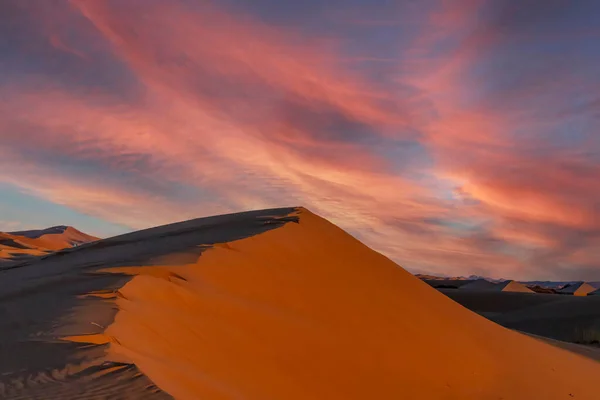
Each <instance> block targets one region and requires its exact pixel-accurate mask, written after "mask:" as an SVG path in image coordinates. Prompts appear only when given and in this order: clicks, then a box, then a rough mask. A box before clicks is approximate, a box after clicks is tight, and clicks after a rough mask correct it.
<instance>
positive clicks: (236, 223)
mask: <svg viewBox="0 0 600 400" xmlns="http://www.w3.org/2000/svg"><path fill="white" fill-rule="evenodd" d="M293 212H294V209H293V208H285V209H273V210H264V211H261V212H249V213H239V214H235V215H225V216H217V217H210V218H204V219H197V220H191V221H186V222H183V223H180V224H171V225H168V226H163V227H158V228H154V229H153V230H151V231H140V232H135V233H133V234H128V235H122V236H119V237H115V238H111V239H107V240H104V241H98V242H94V243H90V244H85V245H82V246H79V247H76V248H69V249H65V250H63V251H59V252H55V253H51V254H49V255H46V256H43V257H35V258H28V259H25V260H23V261H12V262H5V263H2V264H0V354H1V357H0V397H2V398H35V396H33V395H34V394H35V393H56V396H57V397H55V398H93V397H80V396H79V394H78V393H83V392H88V393H92V392H94V390H92V387H91V386H90V385H92V386H93V385H96V384H97V381H95V380H94V379H91V378H90V377H91V376H96V375H98V374H100V375H104V373H107V371H113V370H115V368H116V367H115V365H119V364H115V362H117V363H119V362H120V360H112V359H111V360H107V359H106V358H105V355H106V352H107V350H108V348H109V344H94V345H90V344H83V343H73V342H70V341H66V340H65V339H64V338H65V337H68V336H78V335H83V336H85V335H94V334H99V333H102V332H103V331H104V330H105V329H106V328H107V327H108V326H110V324H111V323H112V322H113V320H114V317H115V315H116V313H117V311H118V308H117V306H116V304H115V302H114V299H112V298H111V297H110V296H102V295H99V294H102V293H115V292H116V291H117V290H118V289H119V288H121V287H123V286H124V285H125V284H126V283H127V282H128V281H129V280H130V279H131V275H129V274H122V273H106V272H105V270H106V269H110V268H111V267H115V266H118V267H123V266H127V265H139V264H144V265H150V266H151V265H154V264H156V263H159V264H162V263H164V262H165V260H167V259H168V260H171V262H177V263H181V262H189V261H191V260H194V261H195V260H197V259H198V257H199V255H200V254H201V253H202V252H203V251H204V250H206V249H207V248H210V247H211V246H212V245H213V244H215V243H219V242H227V241H230V240H235V239H240V238H244V237H248V236H252V235H255V234H259V233H261V232H265V231H267V230H270V229H275V228H278V227H281V226H282V225H284V224H285V223H287V222H290V221H297V218H295V217H293V216H289V214H291V213H293ZM132 368H133V370H132V369H131V368H117V369H116V370H115V371H118V374H125V375H119V376H120V377H121V378H122V379H121V378H120V379H121V381H120V382H121V384H120V386H122V387H121V388H120V389H118V388H113V389H114V390H128V389H127V388H126V387H135V390H134V391H133V392H132V393H129V394H128V396H127V398H130V397H131V398H155V397H156V396H162V397H156V398H164V397H165V396H167V397H168V395H166V394H165V393H163V392H160V391H158V390H157V389H156V388H155V387H154V386H153V384H152V382H151V381H150V380H149V379H148V378H147V377H145V376H144V375H140V374H139V372H136V367H132ZM101 371H104V372H101ZM115 373H117V372H115ZM127 374H129V375H131V376H129V378H131V377H135V379H136V380H137V383H136V385H133V386H131V385H130V384H129V383H127V382H128V379H129V378H128V377H127V376H126V375H127ZM111 376H113V377H114V376H115V375H114V374H113V375H111ZM65 384H68V385H67V387H64V385H65ZM98 390H100V388H98ZM111 390H112V389H111ZM23 396H24V397H23ZM43 398H52V397H51V396H48V397H43ZM98 398H104V397H102V396H100V395H99V394H98Z"/></svg>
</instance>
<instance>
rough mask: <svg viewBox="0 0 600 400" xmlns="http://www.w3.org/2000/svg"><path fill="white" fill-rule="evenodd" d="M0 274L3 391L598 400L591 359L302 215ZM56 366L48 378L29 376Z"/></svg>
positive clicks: (234, 220) (173, 231) (233, 223)
mask: <svg viewBox="0 0 600 400" xmlns="http://www.w3.org/2000/svg"><path fill="white" fill-rule="evenodd" d="M1 271H2V279H1V280H0V282H2V283H0V304H1V306H2V308H1V310H2V312H3V313H4V315H3V317H4V318H1V319H0V324H4V326H0V332H2V335H3V337H2V343H3V345H4V346H5V347H6V353H3V354H7V355H8V357H4V358H3V359H2V361H0V382H1V383H2V385H4V386H0V390H4V396H5V397H6V396H8V398H27V396H28V395H30V394H31V393H33V392H32V391H33V390H37V391H38V392H37V393H41V392H40V391H41V390H46V389H47V390H49V391H48V392H47V393H52V392H51V391H50V390H52V389H56V388H57V387H58V386H60V393H59V394H55V395H53V396H54V398H61V397H62V398H65V397H66V398H77V397H76V396H74V393H81V390H85V389H86V388H90V389H91V388H92V385H95V386H94V390H95V391H94V393H96V394H95V396H96V398H104V397H108V396H107V395H106V393H105V392H103V391H102V388H101V387H100V389H99V388H98V386H97V382H98V381H97V380H96V379H94V378H90V377H93V376H94V375H93V374H102V373H104V374H107V373H110V374H111V376H112V379H110V380H108V381H110V383H112V384H114V383H115V382H120V383H119V385H120V388H121V389H122V390H123V392H121V394H120V395H121V397H122V398H128V397H138V398H147V397H145V396H147V395H148V396H150V395H153V396H157V397H158V398H168V397H169V396H173V397H175V398H177V399H260V400H267V399H291V400H293V399H371V398H373V399H456V400H458V399H461V400H462V399H528V400H529V399H538V398H539V399H542V398H543V399H572V398H576V399H597V398H598V394H597V393H598V392H597V388H596V385H595V384H594V382H595V379H596V378H597V376H598V375H599V374H600V364H598V363H597V362H596V361H592V360H590V359H589V358H586V357H583V356H581V355H578V354H575V353H572V352H569V351H566V350H563V349H560V348H557V347H556V346H552V345H549V344H546V343H543V342H541V341H539V340H537V339H534V338H531V337H527V336H524V335H521V334H519V333H516V332H513V331H510V330H508V329H505V328H503V327H500V326H498V325H496V324H494V323H493V322H490V321H488V320H486V319H485V318H482V317H481V316H479V315H477V314H475V313H473V312H471V311H469V310H467V309H465V308H463V307H461V306H459V305H458V304H456V303H455V302H454V301H452V300H450V299H448V298H447V297H445V296H444V295H442V294H441V293H438V292H437V291H436V290H435V289H433V288H431V287H429V286H428V285H427V284H425V283H423V282H421V281H420V280H419V279H417V278H415V277H414V276H412V275H411V274H409V273H408V272H406V271H404V270H403V269H401V268H400V267H398V266H397V265H396V264H395V263H393V262H392V261H390V260H389V259H387V258H386V257H384V256H382V255H381V254H379V253H376V252H374V251H372V250H371V249H369V248H368V247H366V246H364V245H363V244H361V243H360V242H358V241H357V240H356V239H354V238H353V237H351V236H350V235H348V234H346V233H345V232H344V231H342V230H341V229H339V228H337V227H336V226H334V225H332V224H330V223H329V222H327V221H326V220H324V219H322V218H319V217H318V216H316V215H314V214H312V213H310V212H309V211H307V210H305V209H302V208H300V209H277V210H266V211H259V212H251V213H241V214H234V215H227V216H219V217H211V218H206V219H200V220H194V221H187V222H184V223H181V224H174V225H169V226H165V227H159V228H155V229H151V230H146V231H140V232H136V233H133V234H129V235H124V236H120V237H116V238H111V239H107V240H103V241H99V242H96V243H92V244H89V245H85V246H82V247H80V248H74V249H69V250H68V251H62V252H59V253H55V254H52V255H49V256H47V257H46V258H45V259H43V260H35V261H26V262H22V263H11V264H8V266H7V267H5V268H4V269H2V270H1ZM3 350H5V349H3ZM25 360H31V361H25ZM115 363H117V364H115ZM125 366H127V367H125ZM52 371H61V372H60V373H59V374H57V376H58V378H56V379H58V380H60V385H58V386H57V384H56V382H46V381H43V382H42V381H40V382H38V381H36V382H32V381H31V380H30V379H29V377H30V376H39V375H40V374H42V376H44V375H43V374H46V375H47V374H50V375H52ZM140 373H141V374H140ZM6 376H10V378H9V379H8V380H7V379H6V378H5V377H6ZM84 377H87V379H84ZM133 377H137V378H136V379H137V381H138V382H139V383H137V384H136V385H134V384H133V383H132V384H131V385H130V384H129V382H133V381H131V380H132V379H133ZM121 379H122V380H121ZM108 384H109V382H107V383H106V385H108ZM154 385H156V386H154ZM2 387H4V389H1V388H2ZM158 388H160V389H158ZM107 390H108V389H107ZM126 391H128V392H126ZM57 393H58V392H57ZM0 394H2V392H0ZM11 396H12V397H11ZM19 396H20V397H19ZM69 396H71V397H69ZM103 396H104V397H103ZM45 398H52V396H47V397H45ZM90 398H94V397H90Z"/></svg>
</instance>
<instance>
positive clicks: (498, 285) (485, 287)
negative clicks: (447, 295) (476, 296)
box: [459, 279, 533, 293]
mask: <svg viewBox="0 0 600 400" xmlns="http://www.w3.org/2000/svg"><path fill="white" fill-rule="evenodd" d="M459 289H461V290H475V291H493V292H521V293H533V290H531V289H529V288H527V287H526V286H525V285H523V284H521V283H519V282H516V281H504V282H489V281H486V280H485V279H478V280H476V281H473V282H469V283H467V284H465V285H462V286H460V287H459Z"/></svg>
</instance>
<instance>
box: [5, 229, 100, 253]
mask: <svg viewBox="0 0 600 400" xmlns="http://www.w3.org/2000/svg"><path fill="white" fill-rule="evenodd" d="M96 240H99V239H98V238H97V237H94V236H91V235H88V234H85V233H83V232H80V231H78V230H77V229H75V228H73V227H71V226H54V227H51V228H47V229H40V230H30V231H19V232H0V260H10V259H15V258H23V257H27V256H40V255H44V254H48V253H51V252H53V251H58V250H62V249H66V248H70V247H73V246H78V245H81V244H85V243H90V242H94V241H96Z"/></svg>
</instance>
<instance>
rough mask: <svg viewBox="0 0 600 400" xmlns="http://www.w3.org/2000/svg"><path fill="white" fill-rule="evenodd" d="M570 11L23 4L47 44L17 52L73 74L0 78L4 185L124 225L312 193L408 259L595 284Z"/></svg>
mask: <svg viewBox="0 0 600 400" xmlns="http://www.w3.org/2000/svg"><path fill="white" fill-rule="evenodd" d="M312 3H313V2H311V4H312ZM558 3H559V2H557V4H554V5H553V6H552V7H548V8H547V9H545V10H544V11H543V14H544V17H543V18H542V17H539V18H538V17H536V16H535V15H536V14H535V11H536V10H537V8H536V6H535V4H533V3H531V2H528V1H526V2H525V3H523V6H522V7H520V8H518V9H517V10H513V9H512V7H513V6H512V5H511V2H487V1H483V0H482V1H476V0H465V1H456V2H445V1H431V2H427V4H426V6H424V7H421V8H418V9H417V8H414V7H412V6H410V4H409V2H408V3H406V4H404V3H401V2H400V3H399V4H398V6H397V7H393V8H390V9H386V10H387V11H386V13H387V14H388V15H382V12H380V11H375V10H373V11H372V12H369V10H366V11H365V10H364V9H363V8H356V9H354V10H352V9H351V8H350V9H347V10H348V11H345V12H344V13H342V14H340V13H339V12H335V11H334V10H331V11H329V10H323V9H322V8H321V9H320V10H321V11H320V13H314V14H310V15H315V16H316V15H320V17H319V18H317V17H311V16H310V15H308V14H307V16H306V17H305V18H308V19H310V18H314V19H310V22H311V23H313V24H314V25H315V32H314V33H311V32H310V30H308V29H306V26H305V25H306V24H305V23H306V22H308V21H309V20H308V19H307V20H302V19H301V17H299V16H296V18H298V19H297V20H293V21H292V20H289V19H284V18H283V14H282V16H281V18H282V21H285V22H286V23H277V17H278V16H277V15H272V14H269V15H268V18H267V16H266V13H267V10H266V9H264V8H261V6H260V5H256V7H246V6H244V7H241V6H240V7H237V6H232V5H230V6H228V7H225V6H223V5H218V4H216V3H214V2H208V1H200V2H184V1H160V0H153V1H149V2H147V3H144V6H143V9H142V8H140V4H139V3H137V2H133V1H116V0H115V1H112V0H106V1H105V0H102V1H96V0H71V1H69V2H60V3H59V6H57V7H55V8H53V10H52V16H51V17H52V18H49V17H48V16H47V15H45V13H44V12H43V10H40V9H39V7H37V6H34V5H26V6H21V5H19V6H18V8H19V10H20V11H19V13H18V15H26V18H25V17H23V18H25V20H24V22H28V23H30V24H31V21H39V24H40V26H42V27H43V29H38V28H37V27H30V29H29V30H27V28H23V27H21V28H19V29H25V31H22V32H21V34H24V35H30V36H31V37H32V38H33V37H38V36H40V40H39V43H46V45H47V46H48V49H46V50H43V51H41V50H39V51H38V50H35V51H34V50H29V51H25V52H24V53H23V50H22V49H20V50H19V53H18V54H19V58H17V57H16V56H15V57H13V60H16V61H14V62H15V63H17V62H18V63H25V64H27V65H29V64H28V63H31V64H33V63H38V64H36V65H39V63H41V65H47V66H48V67H47V68H48V69H52V68H50V66H51V63H52V61H51V58H48V54H55V53H56V54H62V55H64V57H63V58H58V59H57V60H59V61H57V62H60V66H61V68H62V70H63V71H65V72H67V71H68V73H63V74H57V73H56V72H55V71H56V70H58V67H56V66H55V67H54V69H53V70H52V71H53V72H52V73H50V72H48V73H45V71H44V68H40V69H39V70H36V73H35V74H31V73H26V72H23V71H20V70H19V69H17V68H12V69H10V71H9V72H10V76H11V79H10V80H7V81H1V82H4V83H1V84H0V135H2V141H1V142H0V181H4V182H10V183H11V184H13V185H18V186H19V187H21V188H22V189H23V190H27V191H28V192H29V193H32V194H34V195H36V196H39V197H42V198H45V199H48V200H50V201H53V202H56V203H59V204H63V205H66V206H68V207H72V208H74V209H77V210H79V211H81V212H84V213H86V214H90V215H95V216H98V217H101V218H103V219H106V220H110V221H113V222H118V223H121V224H126V225H128V226H130V227H132V228H141V227H146V226H149V225H153V224H159V223H166V222H170V221H172V220H180V219H186V218H191V217H196V216H201V215H209V214H214V213H219V212H227V211H234V210H240V209H250V208H260V207H269V206H278V205H282V206H283V205H294V204H302V205H306V206H308V207H309V208H311V209H313V210H314V211H316V212H318V213H320V214H322V215H324V216H325V217H328V218H330V219H332V220H333V222H336V223H338V224H340V225H341V226H343V227H345V228H346V229H348V230H350V231H351V232H352V233H353V234H355V235H357V236H358V237H359V238H361V239H363V240H365V241H366V242H367V243H368V244H370V245H372V246H373V247H375V248H376V249H379V250H381V251H383V252H385V253H386V254H388V255H390V256H391V257H392V258H394V259H396V260H397V261H399V262H401V263H402V264H403V265H404V266H406V267H408V268H412V269H414V270H422V271H431V272H436V271H438V272H441V271H445V272H453V273H472V272H474V273H482V274H483V273H487V274H491V275H494V276H499V275H511V276H515V277H519V276H523V277H526V276H532V275H544V274H545V275H553V274H562V275H565V274H566V272H565V271H571V272H572V273H573V275H576V274H577V271H585V274H587V275H588V276H591V275H592V274H594V273H595V272H594V270H593V269H591V268H590V263H591V262H592V260H593V258H594V257H595V250H593V249H594V246H595V245H596V244H597V235H596V233H595V232H596V231H597V230H599V229H598V228H600V221H599V220H598V217H597V216H596V211H597V207H598V204H600V197H599V196H600V190H598V189H599V188H598V184H597V183H596V182H595V179H594V177H595V176H597V175H598V172H599V171H598V168H599V158H600V156H599V152H600V143H599V142H598V138H597V135H595V134H593V132H595V131H594V129H596V128H597V120H598V118H597V117H598V113H597V111H598V110H597V107H595V105H596V103H597V99H598V98H597V95H596V93H597V90H596V89H597V88H598V83H600V82H598V80H597V79H596V78H594V74H593V71H594V68H591V67H590V65H596V66H597V61H594V59H593V57H592V53H593V51H594V50H593V49H594V48H593V46H591V42H590V43H588V42H587V41H588V40H593V37H592V36H590V38H588V37H587V36H585V37H584V38H582V36H581V35H576V34H575V33H577V32H582V31H585V27H586V25H589V26H592V25H593V24H592V23H591V22H590V21H587V20H585V16H586V15H588V14H589V10H586V9H585V7H583V6H581V5H580V6H578V7H576V9H575V10H572V9H569V10H566V9H565V8H564V7H561V6H560V4H558ZM14 4H17V3H13V5H14ZM312 6H314V7H317V5H316V4H312ZM589 7H593V5H590V6H589ZM538 8H539V7H538ZM280 11H281V12H283V9H282V10H280ZM567 11H568V13H571V14H569V15H570V16H569V18H572V19H573V21H578V23H575V22H573V23H572V24H568V23H564V21H563V18H562V16H563V15H564V14H565V13H566V12H567ZM383 14H385V13H383ZM392 15H393V16H394V18H393V19H392V18H389V17H390V16H392ZM417 16H418V21H419V22H420V23H419V24H415V23H414V22H411V21H414V17H417ZM396 17H397V18H396ZM286 18H287V14H286ZM52 20H54V21H58V20H60V21H63V22H70V21H72V22H73V23H72V24H69V23H61V24H56V23H52ZM390 21H396V22H398V23H395V24H391V23H388V22H390ZM319 23H320V24H321V25H319ZM22 26H25V27H27V26H29V25H27V24H26V23H25V24H24V25H22ZM328 26H329V27H335V29H334V28H330V29H327V27H328ZM65 27H67V28H65ZM68 27H70V28H68ZM366 30H367V31H368V32H367V31H366ZM556 32H562V33H564V35H558V36H559V39H560V40H558V42H557V41H556V39H555V38H556V36H557V33H556ZM367 33H368V34H367ZM13 34H14V33H13ZM550 34H552V35H550ZM523 37H527V40H523ZM394 38H395V39H394ZM82 44H85V46H83V47H82ZM553 46H558V47H557V48H556V51H558V52H559V53H556V51H553V50H552V48H553ZM561 46H562V47H561ZM9 50H11V51H13V53H14V52H15V51H16V50H15V49H9ZM11 54H12V53H11ZM23 54H25V55H26V56H23ZM556 54H567V55H568V57H570V59H568V58H567V59H561V58H560V57H556ZM531 55H533V57H531ZM23 57H25V58H23ZM349 60H353V61H351V62H349ZM366 60H372V61H376V62H365V61H366ZM573 60H580V61H585V62H580V63H578V67H577V68H576V70H574V69H573ZM503 65H504V66H506V68H502V66H503ZM1 68H2V67H0V69H1ZM542 264H543V265H542ZM598 272H599V273H600V271H598Z"/></svg>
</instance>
